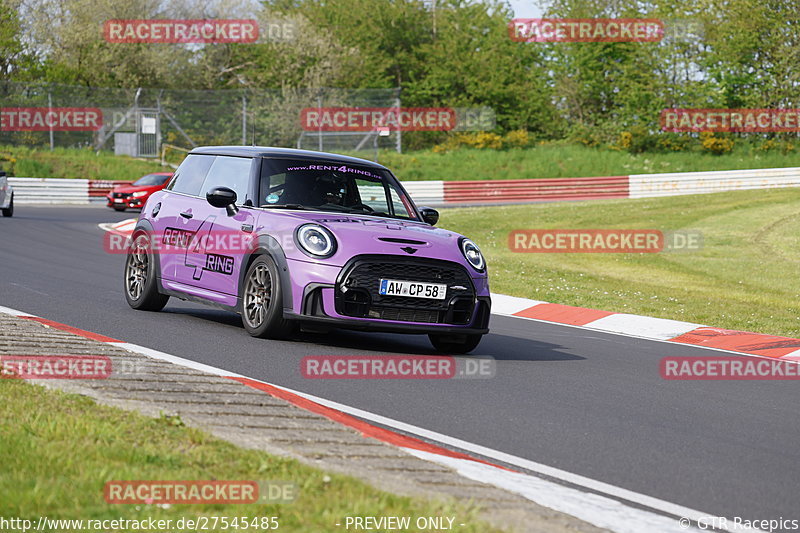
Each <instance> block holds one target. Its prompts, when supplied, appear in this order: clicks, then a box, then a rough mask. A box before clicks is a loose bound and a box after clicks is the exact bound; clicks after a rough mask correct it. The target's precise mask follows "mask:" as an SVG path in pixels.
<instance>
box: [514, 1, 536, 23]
mask: <svg viewBox="0 0 800 533" xmlns="http://www.w3.org/2000/svg"><path fill="white" fill-rule="evenodd" d="M509 3H510V4H511V8H512V9H513V10H514V16H515V17H516V18H529V19H535V18H541V16H542V10H541V8H540V7H539V6H538V4H537V3H536V2H535V1H534V0H509Z"/></svg>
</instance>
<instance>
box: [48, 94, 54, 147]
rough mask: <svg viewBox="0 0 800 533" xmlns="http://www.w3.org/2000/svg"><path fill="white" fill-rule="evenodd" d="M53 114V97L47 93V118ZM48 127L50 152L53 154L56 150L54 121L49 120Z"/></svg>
mask: <svg viewBox="0 0 800 533" xmlns="http://www.w3.org/2000/svg"><path fill="white" fill-rule="evenodd" d="M52 112H53V95H52V93H51V92H50V91H47V116H48V117H50V116H52V115H50V113H52ZM47 125H48V127H49V129H50V151H51V152H52V151H53V150H54V149H55V142H54V141H53V121H52V120H48V121H47Z"/></svg>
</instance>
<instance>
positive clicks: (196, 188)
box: [168, 154, 214, 196]
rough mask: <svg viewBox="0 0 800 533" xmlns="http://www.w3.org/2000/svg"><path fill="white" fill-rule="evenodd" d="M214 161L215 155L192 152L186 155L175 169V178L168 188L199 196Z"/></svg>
mask: <svg viewBox="0 0 800 533" xmlns="http://www.w3.org/2000/svg"><path fill="white" fill-rule="evenodd" d="M213 162H214V156H213V155H199V154H190V155H188V156H186V159H184V160H183V163H181V166H179V167H178V170H176V171H175V179H173V180H172V183H170V184H169V187H168V189H169V190H171V191H175V192H182V193H184V194H191V195H193V196H198V195H199V194H200V188H201V187H202V186H203V181H205V179H206V174H207V173H208V169H209V167H211V164H212V163H213Z"/></svg>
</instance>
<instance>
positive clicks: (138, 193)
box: [133, 191, 147, 198]
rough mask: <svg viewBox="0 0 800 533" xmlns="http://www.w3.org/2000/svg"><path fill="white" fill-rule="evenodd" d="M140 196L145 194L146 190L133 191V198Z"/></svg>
mask: <svg viewBox="0 0 800 533" xmlns="http://www.w3.org/2000/svg"><path fill="white" fill-rule="evenodd" d="M142 196H147V191H139V192H135V193H133V197H134V198H141V197H142Z"/></svg>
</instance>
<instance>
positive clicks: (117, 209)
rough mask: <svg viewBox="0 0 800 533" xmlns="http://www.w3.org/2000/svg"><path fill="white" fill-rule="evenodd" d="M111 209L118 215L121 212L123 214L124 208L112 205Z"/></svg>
mask: <svg viewBox="0 0 800 533" xmlns="http://www.w3.org/2000/svg"><path fill="white" fill-rule="evenodd" d="M111 207H113V208H114V211H119V212H120V213H121V212H123V211H125V208H124V207H117V206H115V205H112V206H111Z"/></svg>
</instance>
